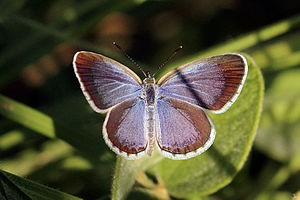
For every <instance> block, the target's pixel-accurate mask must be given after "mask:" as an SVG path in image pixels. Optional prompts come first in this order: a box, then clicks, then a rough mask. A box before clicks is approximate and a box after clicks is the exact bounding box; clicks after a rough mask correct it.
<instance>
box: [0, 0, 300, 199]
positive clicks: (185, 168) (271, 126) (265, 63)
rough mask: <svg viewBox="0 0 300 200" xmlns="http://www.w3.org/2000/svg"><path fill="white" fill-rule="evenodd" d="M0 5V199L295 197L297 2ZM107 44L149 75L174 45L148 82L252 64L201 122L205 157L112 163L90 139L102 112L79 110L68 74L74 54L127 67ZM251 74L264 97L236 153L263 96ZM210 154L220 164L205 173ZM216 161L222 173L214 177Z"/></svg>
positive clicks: (299, 61)
mask: <svg viewBox="0 0 300 200" xmlns="http://www.w3.org/2000/svg"><path fill="white" fill-rule="evenodd" d="M0 7H1V10H2V11H1V13H0V30H1V31H0V51H1V53H0V92H1V95H0V114H1V115H2V116H3V117H2V118H0V169H1V172H0V199H81V198H82V199H110V198H113V199H119V198H124V197H125V195H129V196H128V197H127V199H173V198H182V199H195V200H196V199H249V200H250V199H258V200H265V199H266V200H267V199H272V200H273V199H278V200H285V199H291V198H292V196H293V194H295V193H296V192H297V191H298V190H299V189H300V181H299V180H300V173H299V170H300V134H299V128H300V114H299V113H300V84H299V80H300V70H299V69H300V68H299V66H300V34H299V33H300V15H299V14H300V5H299V3H297V2H295V1H285V2H281V1H272V3H269V2H261V1H237V0H224V1H210V0H199V1H198V0H184V1H179V0H166V1H147V0H86V1H79V0H63V1H50V0H45V1H40V0H21V1H20V0H2V1H0ZM112 41H118V42H119V43H120V44H121V46H122V47H123V48H124V49H126V51H127V52H128V53H129V54H130V55H131V56H132V57H134V58H135V59H136V60H137V61H138V62H139V63H146V64H147V66H152V67H147V66H144V64H143V65H142V66H143V68H144V69H145V70H150V71H152V72H154V71H156V70H155V69H156V68H157V67H156V66H158V64H159V63H161V62H162V61H163V60H164V59H165V58H166V57H167V56H168V55H169V54H170V53H171V52H172V50H173V49H175V48H176V47H177V46H178V45H183V46H184V49H183V50H182V51H181V52H180V53H179V54H178V56H177V57H176V58H175V59H174V60H175V61H174V63H170V67H166V68H165V69H164V70H163V71H162V72H161V73H160V75H163V74H164V73H165V72H166V71H168V70H170V69H171V68H173V67H175V66H178V65H180V64H183V63H186V62H189V61H191V60H193V59H197V58H200V57H206V56H209V55H214V54H219V53H225V52H244V53H246V54H248V55H249V56H251V57H252V58H253V59H252V60H251V58H250V57H248V56H247V58H248V61H249V63H250V67H251V70H253V71H251V70H249V77H248V78H249V80H248V79H247V82H246V84H245V88H244V89H243V92H242V94H241V96H240V98H239V99H238V101H237V102H236V103H235V104H234V105H233V107H232V108H231V109H229V110H228V111H227V112H226V113H224V114H222V115H218V116H216V115H211V116H212V118H213V120H214V122H215V124H216V126H217V138H216V141H215V144H214V145H213V147H212V148H211V149H210V150H209V151H208V152H207V153H204V154H202V155H200V156H199V157H197V158H195V159H191V160H187V161H170V160H168V159H162V157H160V156H159V155H158V154H156V153H155V154H154V156H153V157H151V158H146V159H143V160H138V161H134V162H128V161H126V160H124V159H121V158H117V159H115V154H114V153H112V152H111V151H110V150H109V149H108V147H107V146H106V145H105V144H104V141H103V139H102V136H101V126H102V122H103V120H104V115H99V114H96V113H94V112H93V111H92V110H91V108H90V107H89V106H88V104H87V102H86V100H85V99H84V97H83V95H82V94H81V91H80V88H79V85H78V82H77V80H76V78H75V76H74V73H73V70H72V66H71V62H72V57H73V55H74V53H75V52H76V51H78V50H90V51H95V52H99V53H102V54H104V55H106V56H109V57H112V58H114V59H116V60H119V61H121V62H122V63H124V64H126V65H127V66H132V64H131V63H130V62H129V61H128V60H127V59H126V58H124V57H123V56H122V55H120V54H119V52H118V51H117V50H116V49H114V47H113V45H111V43H112ZM256 65H257V66H258V67H259V68H260V70H261V71H262V75H263V78H264V80H265V96H264V106H263V111H262V114H261V122H260V124H259V126H258V131H257V136H256V138H255V142H254V147H253V150H252V152H251V153H250V154H249V156H248V153H249V151H250V148H251V146H252V141H253V139H254V135H255V129H256V125H257V122H258V115H259V112H260V103H261V95H262V88H263V87H262V85H261V84H262V79H261V77H260V72H259V69H258V68H257V67H256ZM130 68H131V69H133V70H135V71H136V72H138V70H136V69H135V68H134V67H130ZM249 69H250V68H249ZM247 84H248V85H247ZM239 108H240V109H239ZM243 119H244V120H243ZM247 120H248V121H247ZM228 121H230V123H232V124H233V125H232V126H229V125H227V123H228ZM246 122H248V124H247V123H246ZM239 123H240V124H239ZM224 128H225V129H224ZM223 129H224V132H223V133H222V131H221V130H223ZM218 130H220V131H218ZM230 133H231V134H232V139H230ZM224 145H225V148H223V146H224ZM217 150H219V151H221V152H222V153H224V155H223V154H222V155H221V156H220V157H218V158H219V159H220V160H219V161H217V162H219V164H217V165H214V164H213V162H210V161H209V160H210V159H209V158H210V157H211V158H214V155H215V154H216V151H217ZM227 150H228V152H230V154H229V153H228V152H227ZM223 151H224V152H223ZM226 152H227V153H228V154H227V153H226ZM247 157H248V158H247ZM222 159H223V160H222ZM246 159H247V161H246ZM224 160H226V161H227V162H228V161H230V163H233V166H234V170H231V171H229V173H228V174H225V175H224V170H225V169H222V167H224V168H226V162H225V161H224ZM245 161H246V163H245ZM244 164H245V166H244V167H243V168H242V166H243V165H244ZM205 170H206V171H205ZM225 171H226V170H225ZM171 172H172V173H171ZM11 173H12V174H11ZM13 174H14V175H13ZM15 175H16V176H15ZM22 177H23V178H22ZM25 178H27V179H30V180H32V181H34V182H32V181H29V180H27V179H25ZM45 185H46V186H45ZM226 185H227V186H226ZM49 187H51V188H54V189H51V188H49ZM59 191H62V192H59ZM71 195H73V196H71ZM200 195H201V196H200ZM295 198H296V197H295Z"/></svg>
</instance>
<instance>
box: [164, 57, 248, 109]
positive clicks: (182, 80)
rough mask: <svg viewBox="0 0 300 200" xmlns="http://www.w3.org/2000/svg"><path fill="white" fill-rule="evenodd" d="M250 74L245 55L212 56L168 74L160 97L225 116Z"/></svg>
mask: <svg viewBox="0 0 300 200" xmlns="http://www.w3.org/2000/svg"><path fill="white" fill-rule="evenodd" d="M247 73H248V66H247V61H246V59H245V58H244V57H243V56H242V55H239V54H223V55H217V56H212V57H208V58H204V59H200V60H196V61H194V62H191V63H188V64H186V65H183V66H181V67H178V68H176V69H175V70H172V71H171V72H169V73H167V74H166V75H165V76H163V77H162V78H161V79H160V80H159V81H158V85H159V86H160V87H159V90H158V91H159V94H160V95H161V96H167V97H172V98H175V99H179V100H183V101H186V102H189V103H192V104H195V105H198V106H200V107H202V108H205V109H208V110H210V111H212V112H214V113H222V112H225V111H226V110H227V109H228V108H229V107H230V106H231V105H232V103H233V102H234V101H235V100H236V98H237V97H238V95H239V94H240V92H241V90H242V87H243V84H244V82H245V80H246V76H247Z"/></svg>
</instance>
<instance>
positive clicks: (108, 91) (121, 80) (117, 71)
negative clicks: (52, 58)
mask: <svg viewBox="0 0 300 200" xmlns="http://www.w3.org/2000/svg"><path fill="white" fill-rule="evenodd" d="M73 66H74V71H75V74H76V76H77V78H78V80H79V83H80V86H81V89H82V91H83V93H84V95H85V97H86V99H87V100H88V102H89V104H90V105H91V107H92V108H93V109H94V110H95V111H96V112H100V113H105V112H107V111H108V109H109V108H111V107H112V106H115V105H117V104H118V103H120V102H122V101H124V100H127V99H130V98H132V97H137V96H138V95H139V94H140V93H141V91H142V87H141V84H142V81H141V79H140V78H139V77H138V76H137V75H136V74H135V73H134V72H132V71H131V70H130V69H128V68H127V67H125V66H124V65H122V64H120V63H118V62H116V61H114V60H112V59H110V58H107V57H105V56H102V55H99V54H96V53H91V52H85V51H81V52H77V53H76V54H75V56H74V60H73Z"/></svg>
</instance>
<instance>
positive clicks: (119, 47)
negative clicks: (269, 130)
mask: <svg viewBox="0 0 300 200" xmlns="http://www.w3.org/2000/svg"><path fill="white" fill-rule="evenodd" d="M113 45H115V46H116V47H117V48H118V49H119V50H120V51H121V52H122V53H123V54H124V55H125V56H126V57H127V58H128V59H129V60H130V61H131V62H132V63H133V64H134V65H135V66H137V68H139V70H141V72H143V74H144V76H145V77H147V75H146V73H145V72H144V70H143V69H142V68H141V67H140V66H139V64H137V63H136V62H135V61H134V60H133V59H132V58H131V57H130V56H129V55H128V54H127V53H126V52H125V51H124V50H123V49H122V47H121V46H120V45H118V44H117V43H116V42H113Z"/></svg>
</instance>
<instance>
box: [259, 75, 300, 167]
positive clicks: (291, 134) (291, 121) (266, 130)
mask: <svg viewBox="0 0 300 200" xmlns="http://www.w3.org/2000/svg"><path fill="white" fill-rule="evenodd" d="M299 80H300V69H291V70H287V71H283V72H281V73H280V74H278V75H277V76H276V77H274V78H273V81H272V84H271V85H270V86H269V89H268V91H267V92H266V98H265V106H264V112H263V115H262V121H261V124H260V128H259V131H258V135H257V136H258V137H257V139H256V143H255V144H256V146H257V147H258V148H259V149H260V150H262V151H263V152H264V153H266V154H267V155H269V156H270V157H271V158H273V159H275V160H278V161H281V162H287V161H289V160H291V159H292V158H293V157H294V156H297V155H300V134H299V129H300V123H299V122H300V93H299V91H300V85H299ZM270 138H272V143H270V142H268V141H269V140H270ZM274 146H276V148H274Z"/></svg>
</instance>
